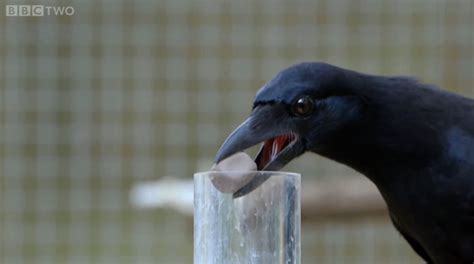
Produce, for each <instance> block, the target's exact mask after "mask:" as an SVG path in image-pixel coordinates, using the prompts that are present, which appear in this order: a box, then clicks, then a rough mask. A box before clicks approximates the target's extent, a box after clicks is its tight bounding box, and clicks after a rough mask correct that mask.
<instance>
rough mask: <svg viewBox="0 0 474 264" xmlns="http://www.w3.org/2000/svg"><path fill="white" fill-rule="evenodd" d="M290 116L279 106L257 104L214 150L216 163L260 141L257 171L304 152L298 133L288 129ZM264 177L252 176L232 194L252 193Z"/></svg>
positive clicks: (276, 166)
mask: <svg viewBox="0 0 474 264" xmlns="http://www.w3.org/2000/svg"><path fill="white" fill-rule="evenodd" d="M289 119H290V118H289V116H288V114H287V112H286V110H285V108H284V106H282V105H278V104H273V105H270V104H269V105H261V106H258V107H256V108H255V109H254V111H253V112H252V114H251V115H250V116H249V117H248V118H247V120H245V121H244V122H243V123H242V124H241V125H240V126H239V127H237V128H236V129H235V130H234V131H233V132H232V133H231V134H230V135H229V137H228V138H227V139H226V140H225V141H224V143H223V144H222V146H221V148H220V149H219V151H218V152H217V155H216V158H215V162H216V163H218V162H220V161H221V160H223V159H225V158H227V157H229V156H231V155H233V154H235V153H237V152H239V151H243V150H245V149H248V148H250V147H252V146H254V145H257V144H259V143H263V144H262V147H261V149H260V152H259V153H258V154H257V156H256V158H255V162H256V163H257V168H258V170H263V171H277V170H279V169H281V168H282V167H283V166H285V165H286V164H287V163H288V162H290V161H291V160H292V159H294V158H295V157H297V156H299V155H301V154H303V152H304V145H303V143H302V141H301V139H300V136H299V135H298V134H296V133H295V132H294V131H293V130H292V129H291V127H292V124H291V122H290V120H289ZM264 175H265V174H264ZM266 175H268V174H266ZM267 179H268V176H267V177H265V176H262V177H255V178H254V179H253V180H252V181H251V182H250V183H249V184H247V185H245V186H244V187H242V188H241V189H240V190H238V191H237V192H236V193H234V198H236V197H240V196H243V195H245V194H247V193H249V192H251V191H252V190H254V189H256V188H257V187H258V186H260V185H261V184H262V183H263V182H264V181H265V180H267Z"/></svg>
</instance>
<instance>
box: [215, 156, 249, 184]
mask: <svg viewBox="0 0 474 264" xmlns="http://www.w3.org/2000/svg"><path fill="white" fill-rule="evenodd" d="M211 171H216V172H218V173H213V174H212V176H211V181H212V184H213V185H214V187H216V189H218V190H219V191H221V192H223V193H234V192H236V191H238V190H239V189H240V188H242V187H243V186H245V185H246V184H247V183H249V182H250V181H251V180H252V179H253V178H254V177H255V174H256V171H257V164H255V162H254V161H253V159H252V158H251V157H250V156H249V155H248V154H247V153H244V152H238V153H236V154H234V155H232V156H230V157H228V158H227V159H225V160H222V161H221V162H219V163H218V164H214V166H212V168H211Z"/></svg>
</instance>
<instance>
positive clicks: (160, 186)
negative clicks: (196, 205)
mask: <svg viewBox="0 0 474 264" xmlns="http://www.w3.org/2000/svg"><path fill="white" fill-rule="evenodd" d="M193 192H194V185H193V181H192V180H181V179H176V178H170V177H165V178H163V179H160V180H158V181H153V182H142V183H138V184H137V185H135V186H134V187H133V188H132V190H131V191H130V202H131V204H132V205H133V206H134V207H137V208H139V209H147V208H171V209H175V210H178V211H180V212H182V213H186V214H192V212H193Z"/></svg>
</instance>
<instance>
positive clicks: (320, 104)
mask: <svg viewBox="0 0 474 264" xmlns="http://www.w3.org/2000/svg"><path fill="white" fill-rule="evenodd" d="M347 74H349V72H347V71H346V70H343V69H341V68H338V67H335V66H331V65H328V64H324V63H302V64H297V65H294V66H291V67H289V68H287V69H285V70H283V71H282V72H280V73H278V74H277V75H276V76H275V77H274V78H273V79H272V80H270V81H269V82H268V83H267V84H265V85H264V86H263V87H262V88H261V89H260V90H259V91H258V93H257V95H256V97H255V102H254V105H253V111H252V113H251V115H250V116H249V117H248V118H247V119H246V120H245V121H244V122H243V123H242V124H241V125H240V126H239V127H237V128H236V129H235V130H234V131H233V132H232V133H231V134H230V135H229V137H228V138H227V139H226V140H225V142H224V143H223V144H222V146H221V148H220V149H219V151H218V153H217V155H216V158H215V161H216V163H217V162H220V161H221V160H223V159H225V158H227V157H229V156H231V155H233V154H234V153H236V152H239V151H243V150H245V149H247V148H250V147H252V146H254V145H256V144H260V143H263V144H262V147H261V149H260V152H259V153H258V154H257V156H256V158H255V162H256V163H257V168H258V170H265V171H276V170H279V169H281V168H282V167H283V166H285V165H286V164H287V163H288V162H290V161H291V160H293V159H294V158H296V157H298V156H299V155H301V154H303V153H304V152H306V151H313V152H317V153H320V152H324V149H325V148H327V146H328V145H330V144H334V141H335V140H337V137H338V136H341V135H344V128H346V127H348V126H351V125H353V124H354V123H355V122H357V121H358V120H359V119H360V118H361V115H363V109H364V103H363V100H362V99H361V98H360V97H358V96H355V95H353V94H351V92H350V89H348V88H349V86H351V85H352V84H350V83H346V81H345V80H346V79H347V78H345V77H346V76H345V75H347ZM352 81H354V80H352Z"/></svg>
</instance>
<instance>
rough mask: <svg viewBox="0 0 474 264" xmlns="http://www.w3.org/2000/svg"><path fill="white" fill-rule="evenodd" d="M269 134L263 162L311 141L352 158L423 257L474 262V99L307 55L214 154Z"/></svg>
mask: <svg viewBox="0 0 474 264" xmlns="http://www.w3.org/2000/svg"><path fill="white" fill-rule="evenodd" d="M262 142H263V144H262V147H261V150H260V152H259V154H257V156H256V158H255V162H256V163H257V167H258V169H259V170H279V169H281V168H282V167H283V166H285V165H286V164H287V163H288V162H290V161H291V160H292V159H294V158H296V157H298V156H299V155H301V154H303V153H304V152H306V151H310V152H314V153H317V154H319V155H322V156H324V157H327V158H329V159H332V160H334V161H337V162H340V163H343V164H345V165H347V166H350V167H352V168H353V169H355V170H356V171H358V172H360V173H362V174H364V175H366V176H367V177H368V178H369V179H370V180H371V181H372V182H374V184H375V185H376V186H377V188H378V189H379V191H380V193H381V194H382V196H383V198H384V200H385V202H386V204H387V207H388V209H389V214H390V217H391V220H392V222H393V224H394V226H395V227H396V228H397V229H398V230H399V232H400V233H401V234H402V236H403V237H404V238H405V239H406V240H407V241H408V243H409V244H410V245H411V246H412V248H413V249H414V250H415V251H416V252H417V253H418V254H419V255H420V256H421V257H422V258H423V259H424V260H425V261H426V262H428V263H473V261H474V100H472V99H469V98H466V97H463V96H461V95H457V94H454V93H450V92H447V91H444V90H441V89H438V88H436V87H434V86H431V85H427V84H424V83H421V82H420V81H417V80H416V79H414V78H411V77H402V76H376V75H369V74H365V73H359V72H356V71H352V70H348V69H343V68H340V67H336V66H333V65H330V64H326V63H321V62H307V63H300V64H296V65H293V66H291V67H289V68H287V69H285V70H283V71H281V72H280V73H278V74H277V75H276V76H275V77H274V78H273V79H272V80H270V81H269V82H268V83H266V84H265V85H264V86H263V87H262V88H261V89H260V90H259V91H258V92H257V95H256V97H255V102H254V104H253V110H252V113H251V115H250V116H249V118H248V119H247V120H245V121H244V122H243V123H242V124H241V125H240V126H239V127H238V128H237V129H235V131H234V132H232V133H231V134H230V135H229V137H228V138H227V139H226V140H225V142H224V143H223V145H222V146H221V148H220V149H219V151H218V153H217V155H216V158H215V161H216V163H217V162H219V161H221V160H223V159H225V158H226V157H229V156H230V155H232V154H234V153H236V152H238V151H242V150H245V149H247V148H249V147H251V146H253V145H256V144H259V143H262ZM256 181H258V180H256ZM261 182H262V180H260V181H259V182H250V183H249V184H248V185H247V186H244V187H243V188H242V189H241V190H239V191H237V193H235V194H234V196H235V197H238V196H241V195H244V194H246V193H248V192H250V191H252V190H253V189H255V188H256V187H258V185H259V184H260V183H261Z"/></svg>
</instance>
